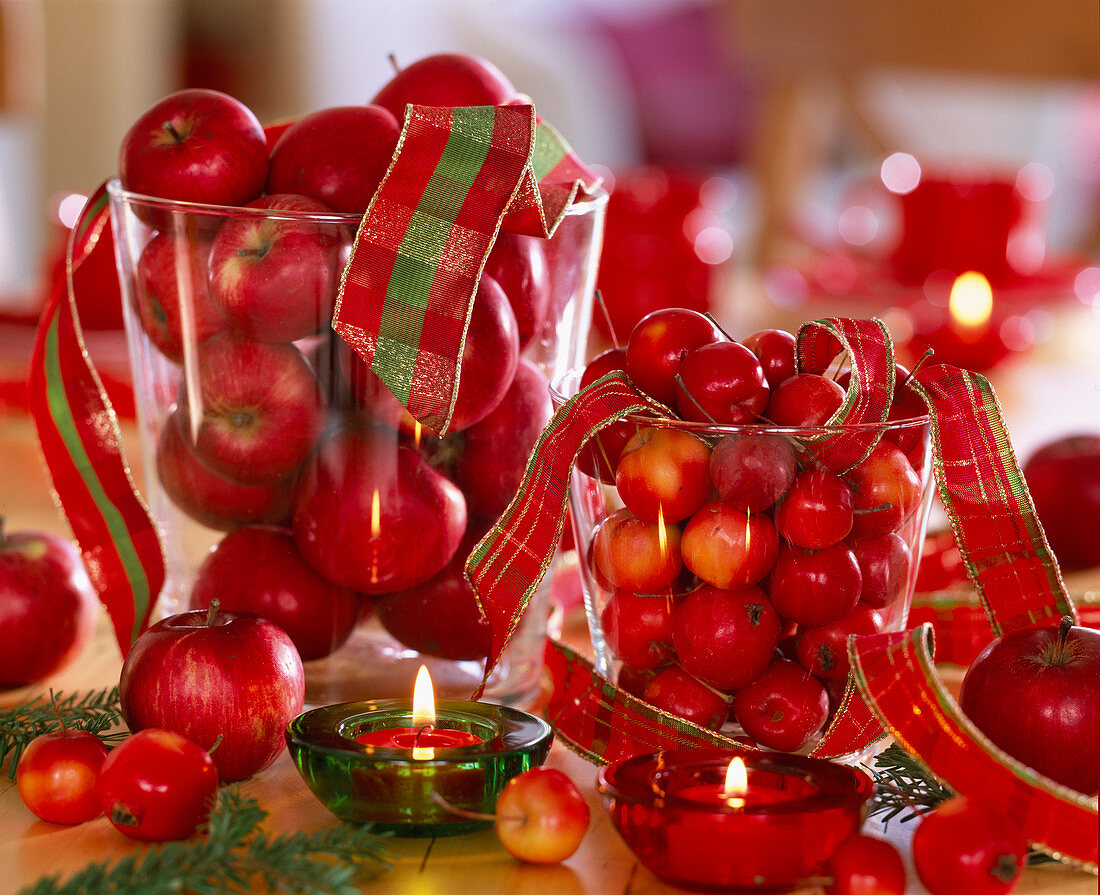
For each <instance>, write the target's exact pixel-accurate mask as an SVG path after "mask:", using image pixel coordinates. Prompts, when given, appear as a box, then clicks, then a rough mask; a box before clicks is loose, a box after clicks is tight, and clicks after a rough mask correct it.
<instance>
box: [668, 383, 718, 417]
mask: <svg viewBox="0 0 1100 895" xmlns="http://www.w3.org/2000/svg"><path fill="white" fill-rule="evenodd" d="M676 384H677V385H678V386H680V388H682V389H683V390H684V394H685V395H687V396H688V400H690V401H691V403H692V404H694V405H695V409H696V410H698V411H699V412H700V413H701V414H703V416H705V417H706V418H707V419H708V420H710V421H711V422H712V423H715V424H717V422H718V421H717V420H716V419H715V418H714V417H713V416H711V415H710V414H709V413H707V412H706V410H704V409H703V407H702V405H701V404H700V403H699V402H698V401H696V400H695V396H694V395H693V394H692V393H691V392H690V391H688V387H687V386H686V385H684V380H683V379H682V378H681V377H680V374H679V373H677V374H676Z"/></svg>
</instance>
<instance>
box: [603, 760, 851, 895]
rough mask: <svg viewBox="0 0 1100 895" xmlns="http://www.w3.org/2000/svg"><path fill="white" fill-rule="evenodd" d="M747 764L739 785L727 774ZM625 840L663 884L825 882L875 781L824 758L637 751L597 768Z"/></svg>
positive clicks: (709, 886) (768, 887)
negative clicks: (826, 868)
mask: <svg viewBox="0 0 1100 895" xmlns="http://www.w3.org/2000/svg"><path fill="white" fill-rule="evenodd" d="M739 756H740V757H741V758H743V759H744V762H745V775H746V777H745V781H744V783H743V787H742V788H741V789H735V790H731V789H730V788H729V785H728V780H727V775H728V772H729V768H730V763H731V762H732V761H733V760H734V759H735V758H737V757H739ZM599 788H600V793H601V795H602V796H603V801H604V805H605V806H606V808H607V810H608V813H609V814H610V816H611V820H612V822H613V823H614V825H615V828H616V829H617V830H618V831H619V834H620V835H621V836H622V838H623V839H624V840H625V842H626V843H627V845H628V846H630V848H631V850H632V851H633V852H634V854H635V855H636V856H637V857H638V860H640V861H641V862H642V864H643V865H644V866H645V867H646V868H648V869H649V870H650V871H651V872H652V873H653V874H654V875H655V876H657V877H658V878H659V879H661V880H663V881H665V882H668V883H672V884H674V885H678V886H684V887H688V888H692V889H699V890H707V891H732V892H742V891H753V892H768V891H784V890H787V889H790V888H791V887H793V886H796V885H798V884H799V883H800V882H802V881H804V880H809V879H812V878H813V877H816V876H820V875H821V873H822V871H823V870H824V866H825V862H826V861H827V860H828V859H829V857H830V856H831V855H832V853H833V851H834V850H835V849H836V847H837V845H838V844H839V843H840V841H841V840H842V839H844V838H845V837H846V836H848V835H849V834H851V833H854V832H856V831H857V830H858V829H859V827H860V825H861V823H862V822H863V818H864V816H865V806H866V802H867V800H868V799H869V798H870V797H871V792H872V782H871V779H870V778H869V777H868V776H867V775H866V774H864V773H863V772H861V771H859V770H857V769H855V768H851V767H847V766H845V765H839V764H834V763H832V762H828V761H824V760H821V759H815V758H807V757H804V756H799V755H785V754H780V753H771V752H749V753H739V752H734V751H730V750H724V749H691V750H670V751H665V752H657V753H653V754H648V755H638V756H634V757H633V758H628V759H625V760H624V761H621V762H618V763H616V764H613V765H609V766H608V767H606V768H603V769H602V770H601V771H600V776H599Z"/></svg>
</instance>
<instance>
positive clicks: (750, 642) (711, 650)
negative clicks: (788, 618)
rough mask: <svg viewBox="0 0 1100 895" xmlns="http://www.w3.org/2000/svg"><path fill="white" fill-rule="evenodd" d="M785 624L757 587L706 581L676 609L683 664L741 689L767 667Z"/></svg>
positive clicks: (675, 640)
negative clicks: (728, 587)
mask: <svg viewBox="0 0 1100 895" xmlns="http://www.w3.org/2000/svg"><path fill="white" fill-rule="evenodd" d="M781 633H782V626H781V623H780V619H779V613H777V612H776V611H775V609H774V608H773V607H772V604H771V602H770V601H769V600H768V595H767V594H765V593H764V591H762V590H761V589H760V588H758V587H749V588H745V589H744V590H721V589H720V588H716V587H707V586H704V587H701V588H699V589H698V590H696V591H693V592H692V593H690V594H688V595H687V596H686V597H684V598H683V599H682V600H681V601H680V602H679V603H677V604H676V607H675V609H673V611H672V645H673V647H675V649H676V657H677V659H678V661H679V663H680V665H682V666H683V668H684V670H685V671H687V672H688V673H690V674H693V675H694V676H695V677H697V678H699V679H700V680H702V681H705V682H706V683H708V684H711V685H712V686H714V687H718V688H719V689H722V690H736V689H737V688H738V687H743V686H745V684H747V683H749V682H750V681H752V680H755V679H756V678H757V677H759V676H760V674H761V673H762V672H763V671H764V669H765V668H767V667H768V663H769V662H770V661H771V659H772V656H773V655H774V654H775V648H776V647H777V646H778V645H779V637H780V634H781Z"/></svg>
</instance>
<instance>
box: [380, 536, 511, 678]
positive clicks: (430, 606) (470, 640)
mask: <svg viewBox="0 0 1100 895" xmlns="http://www.w3.org/2000/svg"><path fill="white" fill-rule="evenodd" d="M485 530H486V529H485V527H484V526H482V525H477V526H474V527H473V529H472V530H467V533H466V535H465V537H463V539H462V543H461V544H460V545H459V548H458V550H457V551H456V552H455V555H454V557H452V559H451V561H450V562H449V563H447V565H446V566H444V567H443V571H441V572H439V573H438V574H436V575H433V576H432V577H431V578H429V579H428V580H427V581H425V582H423V583H422V584H418V585H416V586H415V587H410V588H409V589H408V590H399V591H396V592H395V593H392V594H382V595H381V596H378V597H376V598H375V601H374V612H375V616H376V617H377V619H378V621H379V622H380V623H381V624H382V627H383V628H385V629H386V630H387V631H388V632H389V633H390V634H391V635H392V636H393V637H394V638H395V639H397V640H398V641H400V642H401V643H402V644H403V645H404V646H407V647H408V648H409V649H414V650H416V651H417V652H420V653H425V654H427V655H429V656H440V657H442V658H444V659H453V660H455V661H462V660H467V659H475V660H479V661H480V660H483V659H484V658H485V657H486V656H487V655H489V648H490V647H491V645H492V643H491V634H492V632H491V629H490V628H489V623H488V622H487V621H486V620H485V618H484V617H483V616H482V614H481V609H480V608H479V607H478V604H477V597H476V596H475V595H474V591H473V588H472V587H471V586H470V582H469V581H467V580H466V574H465V566H466V558H467V557H468V556H469V555H470V551H471V550H473V548H474V547H475V546H477V543H478V541H479V540H481V537H482V536H483V535H484V534H485Z"/></svg>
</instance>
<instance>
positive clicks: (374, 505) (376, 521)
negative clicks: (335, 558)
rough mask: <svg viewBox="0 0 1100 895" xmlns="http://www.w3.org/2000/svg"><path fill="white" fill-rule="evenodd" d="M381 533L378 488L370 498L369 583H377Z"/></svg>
mask: <svg viewBox="0 0 1100 895" xmlns="http://www.w3.org/2000/svg"><path fill="white" fill-rule="evenodd" d="M381 533H382V501H381V498H380V497H379V496H378V489H377V488H375V489H374V494H373V495H371V499H370V536H371V563H370V583H371V584H377V583H378V541H377V538H378V535H380V534H381Z"/></svg>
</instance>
